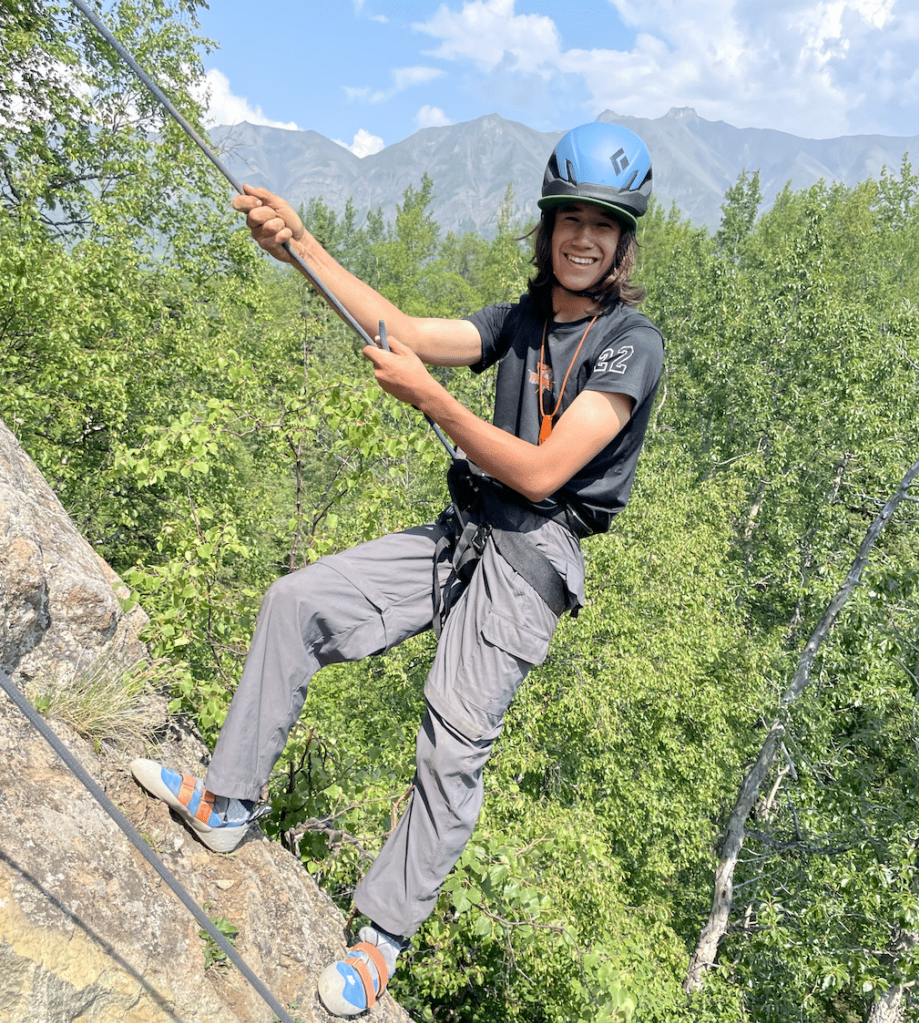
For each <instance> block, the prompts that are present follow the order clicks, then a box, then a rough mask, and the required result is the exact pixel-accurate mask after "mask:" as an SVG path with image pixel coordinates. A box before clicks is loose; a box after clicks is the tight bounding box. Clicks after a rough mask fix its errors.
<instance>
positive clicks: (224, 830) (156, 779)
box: [131, 759, 270, 853]
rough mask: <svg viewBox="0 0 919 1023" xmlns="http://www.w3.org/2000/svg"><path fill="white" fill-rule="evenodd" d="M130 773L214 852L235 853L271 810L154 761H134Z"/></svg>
mask: <svg viewBox="0 0 919 1023" xmlns="http://www.w3.org/2000/svg"><path fill="white" fill-rule="evenodd" d="M131 774H133V775H134V777H135V779H136V780H137V781H138V782H139V783H140V784H141V785H143V787H144V788H145V789H146V790H147V791H148V792H149V793H150V795H151V796H156V798H157V799H162V800H163V802H164V803H168V804H169V806H171V807H172V809H173V810H175V812H176V813H177V814H178V815H179V816H180V817H181V818H182V820H183V821H184V822H185V823H186V824H187V825H188V826H189V827H190V828H192V830H193V831H194V833H195V837H196V838H198V839H199V840H200V841H201V842H203V843H204V844H205V845H206V846H207V847H208V849H213V850H214V852H223V853H228V852H232V851H233V850H234V849H235V848H236V847H237V846H238V845H239V843H240V842H241V841H242V840H243V839H244V838H245V837H246V832H247V831H248V830H249V825H250V824H251V823H252V822H253V821H254V820H256V819H257V818H259V817H261V816H263V815H264V814H266V813H268V812H269V809H270V808H269V807H262V808H261V809H259V810H256V809H255V804H254V802H252V801H250V800H247V799H232V798H229V797H227V796H218V795H215V794H214V793H213V792H209V791H208V790H207V789H206V788H205V787H204V782H203V781H202V780H201V779H200V778H195V777H194V776H193V775H191V774H179V773H178V771H170V770H169V768H167V767H163V766H162V765H161V764H158V763H157V762H156V761H155V760H143V759H139V760H132V761H131Z"/></svg>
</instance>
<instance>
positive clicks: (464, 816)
mask: <svg viewBox="0 0 919 1023" xmlns="http://www.w3.org/2000/svg"><path fill="white" fill-rule="evenodd" d="M527 535H528V537H529V538H530V539H531V540H532V541H533V542H535V543H536V544H537V546H538V547H539V548H540V549H541V550H542V551H543V553H544V554H546V556H547V557H549V558H550V560H551V561H552V562H553V564H554V565H555V566H556V568H558V570H559V571H560V572H561V573H562V575H563V576H564V577H565V578H566V581H567V585H568V588H569V590H570V591H571V592H572V594H573V595H574V596H573V598H572V600H573V603H579V602H580V599H579V598H580V595H581V594H582V593H583V563H582V561H581V555H580V548H579V545H578V542H577V540H576V539H575V538H574V537H573V536H572V535H571V533H569V532H568V530H566V529H564V528H563V527H562V526H559V525H558V524H556V523H554V522H548V521H547V522H543V523H542V524H541V525H540V526H539V528H538V529H536V530H533V531H532V532H529V533H528V534H527ZM442 536H443V530H442V529H441V527H440V526H439V525H427V526H419V527H417V528H414V529H409V530H406V531H405V532H402V533H394V534H392V535H389V536H384V537H382V538H380V539H379V540H372V541H370V542H369V543H365V544H361V545H360V546H358V547H355V548H352V549H351V550H348V551H344V552H343V553H341V554H335V555H332V556H330V557H326V558H321V559H320V560H319V561H317V562H316V563H315V564H313V565H311V566H309V567H307V568H304V569H301V570H300V571H298V572H294V573H292V574H291V575H288V576H284V577H283V578H281V579H279V580H278V581H277V582H276V583H274V584H273V585H272V586H271V588H270V589H269V590H268V592H267V594H266V595H265V598H264V600H263V602H262V606H261V609H260V611H259V617H258V622H257V625H256V629H255V634H254V636H253V640H252V645H251V648H250V650H249V654H248V656H247V658H246V665H245V668H244V671H243V675H242V679H241V680H240V684H239V688H238V690H237V692H236V695H235V697H234V699H233V702H232V705H231V706H230V711H229V713H228V715H227V719H226V721H225V723H224V725H223V728H222V730H221V733H220V738H219V740H218V742H217V746H216V749H215V750H214V756H213V758H212V761H211V764H210V768H209V770H208V773H207V779H206V784H207V787H208V788H209V789H210V790H211V791H212V792H217V793H218V794H220V795H225V796H236V797H237V798H240V799H257V798H258V796H259V793H260V791H261V789H262V786H263V785H265V783H266V782H267V781H268V776H269V774H270V772H271V769H272V768H273V767H274V764H275V762H276V761H277V759H278V757H280V755H281V753H282V751H283V749H284V745H285V743H286V742H287V736H288V733H289V732H290V729H291V728H292V727H293V725H294V723H295V722H296V720H297V718H298V717H299V714H300V710H301V708H302V706H303V701H304V699H305V698H306V691H307V686H308V684H309V680H310V678H311V677H312V676H313V674H314V673H315V672H316V671H317V670H318V669H319V668H320V667H322V665H324V664H334V663H338V662H342V661H354V660H359V659H360V658H363V657H367V656H369V655H371V654H378V653H382V652H383V651H385V650H388V649H390V648H391V647H393V646H395V645H396V644H398V643H401V642H402V641H403V640H405V639H407V638H408V637H409V636H414V635H417V634H418V633H420V632H423V631H424V630H425V629H428V628H430V627H431V623H432V619H433V611H434V607H433V582H434V571H435V564H434V555H435V545H436V544H437V541H438V540H439V539H441V537H442ZM451 567H452V566H451V564H450V561H449V559H448V558H445V559H443V562H442V563H441V564H438V565H437V566H436V571H437V573H438V576H439V579H440V585H441V588H443V587H444V586H445V585H446V584H447V582H448V578H449V576H450V571H451ZM556 624H557V619H556V617H555V615H554V614H553V613H552V611H551V610H550V609H549V608H548V607H547V606H546V604H545V603H544V602H543V601H542V599H541V598H540V597H539V596H538V594H537V593H536V591H535V590H533V589H532V587H531V586H530V585H529V584H528V583H527V582H525V581H524V580H523V579H522V578H521V577H520V576H519V575H518V574H517V573H516V572H515V571H514V570H513V569H512V568H511V567H510V565H508V564H507V562H506V561H504V559H503V558H502V557H501V556H500V555H499V554H498V553H497V551H496V550H495V548H494V544H493V543H492V542H491V541H489V543H488V544H487V546H486V548H485V551H484V554H483V556H482V559H481V561H480V562H479V565H478V567H477V569H476V571H475V573H474V575H473V577H472V580H471V582H470V583H469V585H468V587H467V588H466V589H465V590H464V591H463V592H462V594H461V595H460V596H459V598H458V599H457V600H456V603H455V604H454V606H453V607H452V610H451V611H450V615H449V617H448V618H447V621H446V623H445V625H444V629H443V632H442V634H441V637H440V641H439V643H438V646H437V652H436V654H435V657H434V662H433V664H432V666H431V670H430V673H429V675H428V678H427V682H426V684H425V689H424V695H425V700H426V702H427V705H428V710H427V713H426V714H425V717H424V720H423V721H422V725H421V728H420V730H419V732H418V739H417V751H416V775H415V788H414V792H413V794H412V797H411V799H410V801H409V804H408V806H407V808H406V810H405V812H404V813H403V815H402V818H401V820H400V821H399V824H398V826H397V828H396V830H395V831H394V832H393V833H392V835H391V836H390V837H389V839H388V841H387V842H386V844H385V845H384V847H383V849H382V851H381V853H380V855H379V856H378V857H377V859H376V861H375V862H374V863H373V865H372V866H371V867H370V869H369V871H368V872H367V874H366V876H365V877H364V879H363V881H362V882H361V884H360V886H359V887H358V889H357V891H356V892H355V897H354V901H355V904H356V905H357V907H358V909H360V911H361V912H362V913H364V914H365V915H367V916H368V917H370V919H372V920H373V921H375V922H376V923H377V924H379V925H380V926H381V927H383V928H385V929H386V930H387V931H390V932H391V933H393V934H402V935H406V936H409V935H412V934H414V933H415V931H416V930H417V929H418V928H419V927H420V926H421V924H422V923H423V922H424V920H425V919H426V918H427V916H428V915H429V914H430V913H431V911H432V910H433V909H434V905H435V902H436V900H437V895H438V891H439V889H440V886H441V884H442V883H443V881H444V879H445V878H446V876H447V874H448V873H449V872H450V870H451V869H452V867H453V865H454V864H455V863H456V860H457V859H458V858H459V856H460V854H461V853H462V851H463V848H464V847H465V845H466V842H467V841H468V840H469V837H470V835H471V834H472V831H473V828H474V827H475V823H476V820H477V818H478V815H479V811H480V809H481V806H482V797H483V783H482V769H483V767H484V765H485V762H486V761H487V759H488V757H489V754H490V753H491V749H492V746H493V745H494V742H495V740H496V739H497V738H498V736H499V735H500V733H501V728H502V724H503V719H504V713H505V711H506V710H507V708H508V706H509V705H510V702H511V700H512V699H513V696H514V694H515V693H516V691H517V689H518V687H519V686H520V684H521V682H522V681H523V679H524V678H525V677H526V674H527V672H528V671H529V669H530V667H531V666H532V665H534V664H539V663H540V662H541V661H542V660H543V659H544V657H545V656H546V652H547V650H548V647H549V641H550V639H551V638H552V634H553V632H554V630H555V627H556Z"/></svg>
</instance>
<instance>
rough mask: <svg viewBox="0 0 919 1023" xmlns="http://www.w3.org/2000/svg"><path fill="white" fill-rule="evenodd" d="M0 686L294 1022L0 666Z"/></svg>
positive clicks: (273, 1005)
mask: <svg viewBox="0 0 919 1023" xmlns="http://www.w3.org/2000/svg"><path fill="white" fill-rule="evenodd" d="M0 688H2V689H3V690H4V691H5V692H6V695H7V696H8V697H9V698H10V699H11V700H12V701H13V703H14V704H15V705H16V706H17V707H18V708H19V710H20V711H22V713H23V714H24V715H25V716H26V718H27V719H28V721H29V723H30V724H31V725H32V727H33V728H35V730H36V731H37V732H39V733H40V734H41V736H42V737H43V738H44V739H45V741H46V742H47V743H48V744H49V745H50V746H51V748H52V749H53V750H54V752H55V753H56V754H57V755H58V756H59V757H60V758H61V760H63V761H64V763H65V764H66V765H67V767H69V768H70V770H71V771H72V772H73V773H74V774H75V775H76V776H77V778H78V779H79V780H80V781H81V782H82V783H83V784H84V785H85V786H86V788H87V789H89V791H90V793H91V794H92V795H93V796H94V797H95V798H96V801H97V802H98V803H99V805H100V806H101V807H102V809H103V810H105V812H106V813H107V814H108V815H109V817H111V818H112V820H113V821H114V822H115V823H116V824H117V825H118V827H119V828H121V830H122V831H123V832H124V833H125V835H127V837H128V839H129V840H130V842H131V844H132V845H133V846H134V848H135V849H137V851H138V852H139V853H140V854H141V856H143V858H144V859H145V860H146V861H147V862H148V863H149V864H150V866H151V867H153V869H154V870H155V871H156V872H157V873H158V874H159V875H160V877H161V878H162V879H163V880H164V881H165V882H166V884H167V885H168V886H169V888H170V889H171V890H172V891H173V893H174V894H175V895H176V896H177V897H178V899H179V901H180V902H181V903H182V904H183V905H184V906H185V907H186V909H188V910H189V912H190V913H191V914H192V916H193V917H194V918H195V920H197V922H198V923H199V924H200V925H201V927H202V928H203V929H204V930H205V931H206V932H207V933H208V934H209V935H210V937H211V938H213V939H214V941H215V942H217V945H218V946H219V947H220V949H221V951H222V952H224V954H225V955H226V957H227V958H228V959H229V960H230V961H231V962H232V963H233V964H234V966H236V968H237V969H238V970H239V972H240V973H241V974H242V975H243V976H244V977H245V978H246V980H247V981H248V982H249V983H250V984H251V985H252V987H253V988H254V989H255V991H256V992H257V993H258V994H259V995H260V996H261V997H262V999H263V1000H264V1001H265V1002H266V1004H267V1005H268V1007H269V1008H270V1009H271V1010H272V1011H273V1012H274V1013H275V1016H276V1017H277V1018H278V1019H279V1020H281V1021H282V1023H294V1020H293V1018H292V1017H291V1016H290V1014H289V1013H288V1012H287V1011H286V1010H285V1009H284V1007H283V1006H282V1005H281V1003H280V1002H279V1001H278V1000H277V999H276V998H275V997H274V995H273V994H272V993H271V992H270V991H269V990H268V988H266V987H265V985H264V984H263V983H262V982H261V981H260V980H259V978H258V977H257V976H256V975H255V973H253V972H252V970H251V969H250V967H249V966H248V965H247V964H246V962H245V961H244V960H243V958H242V957H241V956H240V954H239V953H238V952H237V951H236V949H235V948H234V947H233V946H232V945H231V944H230V942H229V941H228V940H227V939H226V937H224V935H222V934H221V933H220V931H219V930H218V929H217V928H216V927H215V926H214V923H213V922H212V921H211V919H210V917H208V915H207V913H205V912H204V910H203V909H201V908H200V906H199V905H198V904H197V902H195V900H194V899H193V898H192V897H191V896H190V895H189V894H188V892H187V891H186V890H185V888H184V887H183V886H182V884H181V883H180V882H179V880H178V879H177V878H176V877H175V876H174V875H173V874H172V873H171V872H170V870H169V868H168V867H167V866H166V865H165V864H164V863H163V861H162V860H161V859H160V858H159V856H157V855H156V853H155V852H154V851H153V850H152V849H151V848H150V846H149V845H148V844H147V842H145V841H144V839H143V838H142V837H141V835H140V833H139V832H138V831H137V829H136V828H135V827H134V826H133V824H131V822H130V821H129V820H128V819H127V818H126V817H125V816H124V814H123V813H122V812H121V811H120V810H119V809H118V807H117V806H115V804H114V803H113V802H112V801H111V799H109V797H108V796H107V795H106V794H105V792H104V791H103V789H102V787H101V786H100V785H99V784H97V782H96V781H95V780H94V779H93V778H92V777H91V776H90V774H89V773H88V772H87V771H86V769H85V768H84V767H83V765H82V764H81V763H80V761H79V760H77V758H76V757H75V756H74V755H73V754H72V753H71V752H70V750H69V749H67V747H66V746H65V745H64V744H63V743H62V742H61V740H60V739H59V738H58V737H57V735H55V734H54V732H53V731H52V730H51V729H50V728H49V727H48V724H47V722H46V721H45V720H44V718H42V716H41V715H40V714H39V713H38V711H36V710H35V708H34V707H33V706H32V705H31V704H30V703H29V701H28V700H27V699H26V698H25V697H24V696H23V695H22V693H21V692H20V691H19V689H18V687H17V686H16V685H15V684H14V682H13V680H12V679H11V678H10V677H9V675H7V673H6V672H5V671H4V670H3V669H2V668H0Z"/></svg>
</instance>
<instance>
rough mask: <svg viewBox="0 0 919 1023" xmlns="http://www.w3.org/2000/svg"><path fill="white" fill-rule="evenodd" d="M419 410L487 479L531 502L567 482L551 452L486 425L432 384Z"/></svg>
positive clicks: (563, 469)
mask: <svg viewBox="0 0 919 1023" xmlns="http://www.w3.org/2000/svg"><path fill="white" fill-rule="evenodd" d="M432 383H433V386H432V387H431V388H430V389H429V393H426V394H425V396H424V397H423V398H422V399H421V403H420V404H419V408H420V409H421V411H422V412H424V413H426V414H427V415H428V416H430V418H431V419H433V420H434V422H435V423H437V425H438V426H440V428H441V429H442V430H443V431H444V432H445V433H446V434H447V435H448V436H449V437H450V439H451V440H452V441H453V442H454V444H456V445H457V447H459V448H461V449H462V450H463V451H464V452H465V453H466V455H467V456H468V457H469V458H470V459H471V460H472V461H473V462H475V464H476V465H477V466H479V468H480V469H483V470H484V471H485V472H487V473H488V475H489V476H493V477H494V478H495V479H497V480H500V481H501V482H502V483H505V484H506V485H507V486H509V487H511V488H512V489H513V490H516V491H517V492H518V493H519V494H522V495H523V496H524V497H526V498H528V499H529V500H531V501H541V500H542V499H543V498H545V497H548V496H549V495H550V494H552V493H554V492H555V491H556V490H557V489H558V488H559V487H560V486H562V485H563V484H564V483H566V482H567V480H568V477H569V475H570V473H568V471H567V469H566V468H564V467H563V466H561V465H560V464H558V463H559V461H560V460H559V459H557V458H554V457H553V452H552V450H551V449H549V450H547V449H546V447H545V446H543V447H537V446H536V445H534V444H530V443H529V442H528V441H525V440H521V439H520V438H519V437H514V436H513V435H512V434H510V433H507V432H505V431H504V430H502V429H500V428H499V427H497V426H493V425H492V424H491V423H486V422H485V421H484V420H482V419H479V418H478V416H476V415H474V414H473V413H472V412H470V411H469V410H468V409H467V408H466V407H465V406H464V405H462V404H460V402H458V401H457V400H456V398H454V397H453V396H452V395H451V394H450V393H449V392H448V391H447V390H446V389H445V388H443V387H442V386H441V385H440V384H438V383H437V382H436V381H433V382H432Z"/></svg>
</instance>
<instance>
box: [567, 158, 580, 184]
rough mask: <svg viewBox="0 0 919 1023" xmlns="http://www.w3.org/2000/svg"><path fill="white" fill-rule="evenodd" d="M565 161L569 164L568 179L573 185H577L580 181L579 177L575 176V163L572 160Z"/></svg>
mask: <svg viewBox="0 0 919 1023" xmlns="http://www.w3.org/2000/svg"><path fill="white" fill-rule="evenodd" d="M565 163H566V164H567V165H568V180H569V181H570V182H571V184H572V185H576V184H577V183H578V179H577V178H576V177H575V176H574V165H573V164H572V163H571V161H570V160H566V161H565Z"/></svg>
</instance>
